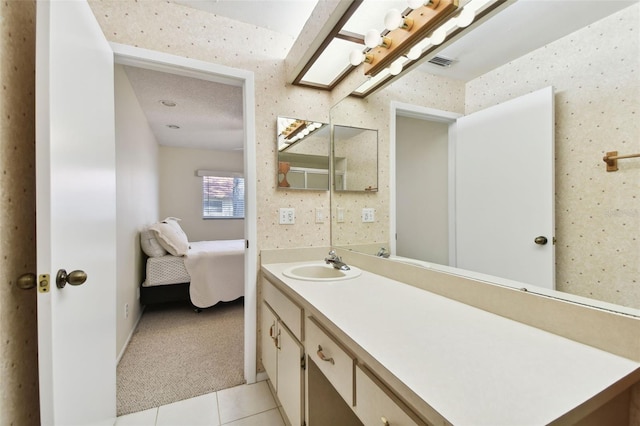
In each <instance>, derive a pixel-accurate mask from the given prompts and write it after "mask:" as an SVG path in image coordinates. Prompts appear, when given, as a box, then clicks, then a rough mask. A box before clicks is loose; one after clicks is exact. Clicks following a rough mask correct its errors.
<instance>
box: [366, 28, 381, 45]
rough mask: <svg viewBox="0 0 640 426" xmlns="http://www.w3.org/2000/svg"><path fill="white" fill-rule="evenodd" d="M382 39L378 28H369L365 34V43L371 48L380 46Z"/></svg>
mask: <svg viewBox="0 0 640 426" xmlns="http://www.w3.org/2000/svg"><path fill="white" fill-rule="evenodd" d="M381 41H382V36H380V33H379V32H378V30H369V31H367V33H366V34H365V35H364V45H365V46H367V47H368V48H369V49H373V48H374V47H377V46H379V45H380V42H381Z"/></svg>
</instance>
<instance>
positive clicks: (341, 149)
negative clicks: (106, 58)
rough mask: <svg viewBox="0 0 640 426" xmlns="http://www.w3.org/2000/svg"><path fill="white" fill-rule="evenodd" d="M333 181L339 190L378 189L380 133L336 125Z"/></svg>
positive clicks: (373, 130)
mask: <svg viewBox="0 0 640 426" xmlns="http://www.w3.org/2000/svg"><path fill="white" fill-rule="evenodd" d="M333 182H334V188H335V190H336V191H377V190H378V131H377V130H375V129H362V128H359V127H350V126H339V125H334V126H333Z"/></svg>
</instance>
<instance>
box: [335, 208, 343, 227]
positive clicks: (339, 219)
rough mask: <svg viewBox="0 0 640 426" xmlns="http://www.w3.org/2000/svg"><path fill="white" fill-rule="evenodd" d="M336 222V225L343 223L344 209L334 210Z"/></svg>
mask: <svg viewBox="0 0 640 426" xmlns="http://www.w3.org/2000/svg"><path fill="white" fill-rule="evenodd" d="M336 222H338V223H343V222H344V207H337V208H336Z"/></svg>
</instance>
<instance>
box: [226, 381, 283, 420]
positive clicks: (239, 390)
mask: <svg viewBox="0 0 640 426" xmlns="http://www.w3.org/2000/svg"><path fill="white" fill-rule="evenodd" d="M218 407H219V409H220V421H221V423H222V424H225V423H229V422H232V421H234V420H238V419H242V418H244V417H248V416H251V415H254V414H258V413H262V412H264V411H267V410H270V409H272V408H276V403H275V400H274V399H273V396H272V395H271V392H270V391H269V386H268V385H267V383H266V382H264V381H263V382H258V383H254V384H251V385H242V386H236V387H233V388H229V389H224V390H221V391H219V392H218Z"/></svg>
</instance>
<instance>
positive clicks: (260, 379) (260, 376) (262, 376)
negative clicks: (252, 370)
mask: <svg viewBox="0 0 640 426" xmlns="http://www.w3.org/2000/svg"><path fill="white" fill-rule="evenodd" d="M268 379H269V376H267V372H266V371H261V372H259V373H258V374H256V382H264V381H265V380H268Z"/></svg>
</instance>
